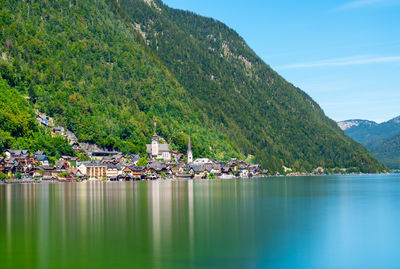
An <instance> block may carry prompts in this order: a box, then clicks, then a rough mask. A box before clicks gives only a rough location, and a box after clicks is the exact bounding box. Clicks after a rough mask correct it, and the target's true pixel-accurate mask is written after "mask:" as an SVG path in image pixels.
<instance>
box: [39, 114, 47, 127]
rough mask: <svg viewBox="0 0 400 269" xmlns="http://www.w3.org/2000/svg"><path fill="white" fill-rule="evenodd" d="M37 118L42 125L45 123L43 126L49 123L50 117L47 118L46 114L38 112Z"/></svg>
mask: <svg viewBox="0 0 400 269" xmlns="http://www.w3.org/2000/svg"><path fill="white" fill-rule="evenodd" d="M36 120H37V122H38V123H39V124H41V125H43V126H46V127H47V126H48V125H49V119H48V118H47V116H46V115H44V114H40V113H39V114H38V115H37V116H36Z"/></svg>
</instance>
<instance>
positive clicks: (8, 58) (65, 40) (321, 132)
mask: <svg viewBox="0 0 400 269" xmlns="http://www.w3.org/2000/svg"><path fill="white" fill-rule="evenodd" d="M1 5H2V8H1V11H0V24H1V28H0V54H1V59H0V73H1V76H2V77H3V78H4V79H5V80H6V81H7V83H8V84H9V85H10V86H11V87H12V88H14V89H15V90H17V91H18V92H19V93H20V94H22V95H29V97H30V105H31V106H33V107H34V108H37V109H39V110H40V111H42V112H44V113H46V114H48V115H50V116H52V117H54V118H55V119H56V120H57V122H58V124H60V125H62V126H64V127H66V128H68V129H70V130H72V131H73V132H74V133H75V134H76V135H77V136H78V138H79V139H80V140H81V141H88V142H94V143H97V144H99V145H100V146H105V147H109V148H116V149H119V150H121V151H123V152H140V153H144V151H145V143H146V142H147V141H148V140H149V139H150V137H151V134H152V132H153V128H154V127H153V126H154V125H153V123H154V122H157V132H158V133H159V134H160V135H161V136H163V137H165V138H166V139H167V140H168V142H170V143H172V145H173V147H175V148H177V149H179V150H181V151H183V152H184V151H185V147H186V145H185V144H186V141H187V135H188V134H189V133H190V134H191V135H192V138H193V150H194V155H195V157H211V158H217V159H227V158H230V157H244V156H247V155H249V154H251V155H255V156H256V158H257V160H258V161H260V162H262V164H263V166H264V167H265V168H267V169H269V170H270V171H279V170H281V169H282V165H285V166H287V167H292V168H294V169H295V170H308V171H310V170H312V169H314V168H316V167H318V166H323V167H357V168H360V169H361V170H362V171H365V172H375V171H379V170H382V169H383V168H384V167H383V166H382V165H381V164H379V162H377V161H376V159H375V158H374V157H373V156H372V155H371V154H370V153H368V152H367V151H366V150H365V149H364V148H363V147H362V146H361V145H359V144H358V143H356V142H354V141H353V140H351V139H349V138H348V137H346V136H345V135H344V134H343V132H342V131H341V130H340V129H339V128H338V127H337V126H336V124H335V122H333V121H332V120H330V119H328V118H327V117H326V116H325V115H324V113H323V111H322V110H321V109H320V107H319V106H318V105H317V104H316V103H315V102H314V101H313V100H312V99H311V98H310V97H309V96H307V95H306V94H305V93H304V92H302V91H301V90H299V89H298V88H296V87H294V86H293V85H291V84H290V83H288V82H286V81H285V80H284V79H283V78H282V77H280V76H279V75H278V74H277V73H276V72H275V71H273V70H272V69H271V68H270V67H268V66H267V65H266V64H265V63H264V62H263V61H262V60H261V59H260V58H259V57H257V55H256V54H255V53H254V52H253V51H252V50H251V49H250V48H248V46H247V45H246V44H245V42H244V41H243V39H242V38H240V36H238V35H237V33H235V32H234V31H233V30H231V29H229V28H228V27H226V26H225V25H223V24H222V23H219V22H217V21H215V20H213V19H208V18H203V17H200V16H197V15H195V14H193V13H190V12H184V11H179V10H174V9H170V8H168V7H167V6H165V5H163V4H162V3H161V2H159V1H152V0H147V1H146V2H144V1H143V0H119V1H112V0H96V1H90V0H79V1H76V0H71V1H61V0H55V1H34V2H29V3H27V2H25V1H11V0H8V1H4V0H3V1H1Z"/></svg>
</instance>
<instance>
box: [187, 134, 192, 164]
mask: <svg viewBox="0 0 400 269" xmlns="http://www.w3.org/2000/svg"><path fill="white" fill-rule="evenodd" d="M187 158H188V163H192V162H193V153H192V145H191V144H190V136H189V142H188V148H187Z"/></svg>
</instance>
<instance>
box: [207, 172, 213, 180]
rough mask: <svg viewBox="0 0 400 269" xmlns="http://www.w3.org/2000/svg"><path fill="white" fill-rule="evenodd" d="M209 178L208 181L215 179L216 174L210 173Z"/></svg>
mask: <svg viewBox="0 0 400 269" xmlns="http://www.w3.org/2000/svg"><path fill="white" fill-rule="evenodd" d="M207 178H208V179H215V174H214V173H212V172H211V173H209V174H208V175H207Z"/></svg>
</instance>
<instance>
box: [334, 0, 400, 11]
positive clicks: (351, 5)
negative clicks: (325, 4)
mask: <svg viewBox="0 0 400 269" xmlns="http://www.w3.org/2000/svg"><path fill="white" fill-rule="evenodd" d="M395 4H400V0H354V1H351V2H347V3H345V4H343V5H341V6H339V7H338V8H336V10H347V9H356V8H364V7H369V6H390V5H395Z"/></svg>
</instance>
